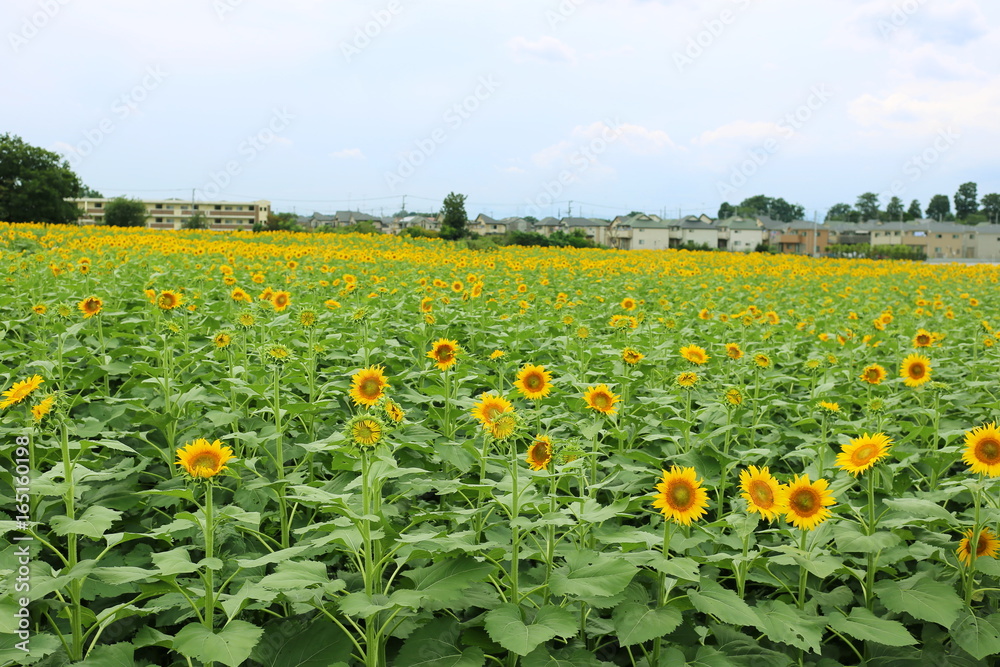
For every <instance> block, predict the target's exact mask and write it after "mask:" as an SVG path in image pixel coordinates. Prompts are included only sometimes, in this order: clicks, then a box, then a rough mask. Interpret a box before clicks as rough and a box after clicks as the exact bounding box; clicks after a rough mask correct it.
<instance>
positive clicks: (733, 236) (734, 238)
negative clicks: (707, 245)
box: [716, 217, 766, 252]
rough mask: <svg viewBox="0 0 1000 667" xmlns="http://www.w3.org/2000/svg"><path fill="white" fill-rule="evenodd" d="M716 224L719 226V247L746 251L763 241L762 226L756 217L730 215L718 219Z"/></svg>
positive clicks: (734, 250) (763, 232) (733, 250)
mask: <svg viewBox="0 0 1000 667" xmlns="http://www.w3.org/2000/svg"><path fill="white" fill-rule="evenodd" d="M716 225H717V226H718V228H719V248H722V249H725V250H730V251H732V252H748V251H752V250H754V249H756V248H757V246H759V245H761V244H762V243H764V238H765V235H766V233H765V230H764V226H763V225H762V224H761V223H760V222H759V221H757V220H756V219H750V218H740V217H732V218H728V219H726V220H719V221H718V222H717V223H716ZM723 241H725V244H724V245H723Z"/></svg>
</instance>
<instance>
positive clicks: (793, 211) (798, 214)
mask: <svg viewBox="0 0 1000 667" xmlns="http://www.w3.org/2000/svg"><path fill="white" fill-rule="evenodd" d="M805 214H806V210H805V209H804V208H802V207H801V206H799V205H798V204H789V203H788V202H786V201H785V200H784V199H782V198H781V197H778V198H777V199H774V200H772V201H771V213H770V216H771V217H772V218H774V219H775V220H781V221H782V222H791V221H793V220H801V219H802V218H803V216H805Z"/></svg>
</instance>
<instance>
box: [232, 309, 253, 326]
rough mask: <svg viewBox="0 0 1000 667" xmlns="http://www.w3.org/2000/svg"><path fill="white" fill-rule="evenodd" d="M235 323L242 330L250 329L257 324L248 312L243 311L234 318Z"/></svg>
mask: <svg viewBox="0 0 1000 667" xmlns="http://www.w3.org/2000/svg"><path fill="white" fill-rule="evenodd" d="M236 323H237V324H238V325H239V326H240V328H242V329H252V328H253V326H254V324H256V323H257V318H255V317H254V316H253V313H251V312H250V311H243V312H242V313H240V314H239V316H238V317H237V318H236Z"/></svg>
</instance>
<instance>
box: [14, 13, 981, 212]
mask: <svg viewBox="0 0 1000 667" xmlns="http://www.w3.org/2000/svg"><path fill="white" fill-rule="evenodd" d="M0 29H2V37H3V43H2V44H0V84H2V87H0V89H2V90H3V91H5V93H6V95H5V98H6V99H5V100H4V103H3V111H2V114H0V120H2V122H0V132H11V133H13V134H17V135H20V136H21V137H22V138H24V139H25V140H26V141H28V142H30V143H32V144H35V145H39V146H42V147H45V148H48V149H51V150H54V151H57V152H59V153H61V154H64V155H65V156H66V157H67V158H68V159H69V160H70V162H71V164H72V165H73V167H74V168H75V170H76V171H77V173H78V174H79V175H80V176H81V178H82V179H83V181H84V182H85V183H87V184H88V185H90V186H92V187H94V188H96V189H98V190H100V191H101V192H102V193H103V194H105V195H106V196H115V195H120V194H124V195H128V196H137V197H144V198H153V197H180V198H184V199H188V198H190V197H191V196H192V190H194V191H195V197H196V198H198V199H227V200H251V199H269V200H271V201H272V202H273V206H274V208H275V210H279V211H284V210H289V211H290V210H293V209H294V210H295V211H297V212H298V213H300V214H303V213H304V214H309V213H311V212H312V211H320V212H331V211H334V210H337V209H346V208H353V209H360V210H364V211H367V212H371V213H376V214H377V213H385V214H389V213H392V212H395V211H397V210H399V209H400V206H401V204H402V197H403V195H406V196H407V199H406V208H407V209H408V210H410V211H413V210H418V211H433V210H437V209H439V208H440V205H441V200H442V199H443V198H444V197H445V195H447V194H448V193H449V192H452V191H455V192H460V193H463V194H466V195H467V196H468V203H467V210H468V212H469V214H470V216H475V215H476V214H477V213H480V212H485V213H488V214H492V215H494V216H496V217H501V216H507V215H535V216H536V217H543V216H546V215H559V214H562V215H566V214H567V212H568V210H569V206H570V204H569V202H570V201H572V202H573V204H572V212H573V214H574V215H581V214H582V215H585V216H588V217H613V216H615V215H618V214H622V213H627V212H628V211H631V210H644V211H647V212H651V213H661V214H663V213H665V214H666V215H668V216H675V215H677V213H678V212H682V213H684V214H688V213H695V214H698V213H701V212H706V213H708V214H710V215H715V213H716V212H717V211H718V207H719V204H720V203H721V202H722V201H724V200H728V201H730V202H732V203H737V202H739V201H741V200H742V199H744V198H746V197H750V196H753V195H757V194H767V195H770V196H774V197H784V198H785V199H788V200H789V201H791V202H793V203H799V204H802V205H803V206H804V207H805V208H806V210H807V212H808V213H807V217H809V218H811V217H812V214H813V211H818V212H819V216H820V219H822V217H823V213H824V211H825V209H826V208H828V207H829V206H831V205H833V204H835V203H837V202H841V201H844V202H848V203H852V204H853V203H854V201H855V199H856V197H857V195H859V194H860V193H862V192H866V191H874V192H878V193H880V194H883V201H882V203H883V206H884V204H885V203H886V202H887V201H888V198H889V197H890V196H892V194H893V193H896V194H898V195H899V196H900V198H902V199H903V200H904V201H905V202H906V203H907V204H908V203H909V202H910V200H912V199H918V200H920V202H921V204H922V205H923V206H926V205H927V203H928V201H929V199H930V197H931V196H932V195H934V194H938V193H942V194H947V195H949V196H952V195H953V194H954V192H955V190H956V189H957V188H958V186H959V185H960V184H961V183H963V182H966V181H976V182H977V183H978V184H979V194H980V196H981V195H983V194H986V193H989V192H1000V166H998V164H1000V163H998V152H997V148H998V147H1000V3H984V2H973V1H971V0H951V1H950V2H941V1H940V0H934V2H932V1H931V0H810V2H802V1H801V0H716V1H704V0H675V1H666V0H664V1H657V0H505V1H504V2H485V1H481V0H461V1H459V0H377V1H374V2H369V1H359V2H347V1H342V0H337V1H330V0H327V1H322V0H284V1H283V2H280V3H279V2H273V1H271V2H265V0H172V1H171V2H169V3H167V2H136V1H135V0H93V1H88V2H84V0H5V1H4V3H3V5H2V7H0Z"/></svg>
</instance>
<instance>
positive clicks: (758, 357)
mask: <svg viewBox="0 0 1000 667" xmlns="http://www.w3.org/2000/svg"><path fill="white" fill-rule="evenodd" d="M753 362H754V363H755V364H757V368H770V367H771V357H769V356H767V355H766V354H764V353H763V352H760V353H758V354H755V355H753Z"/></svg>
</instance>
